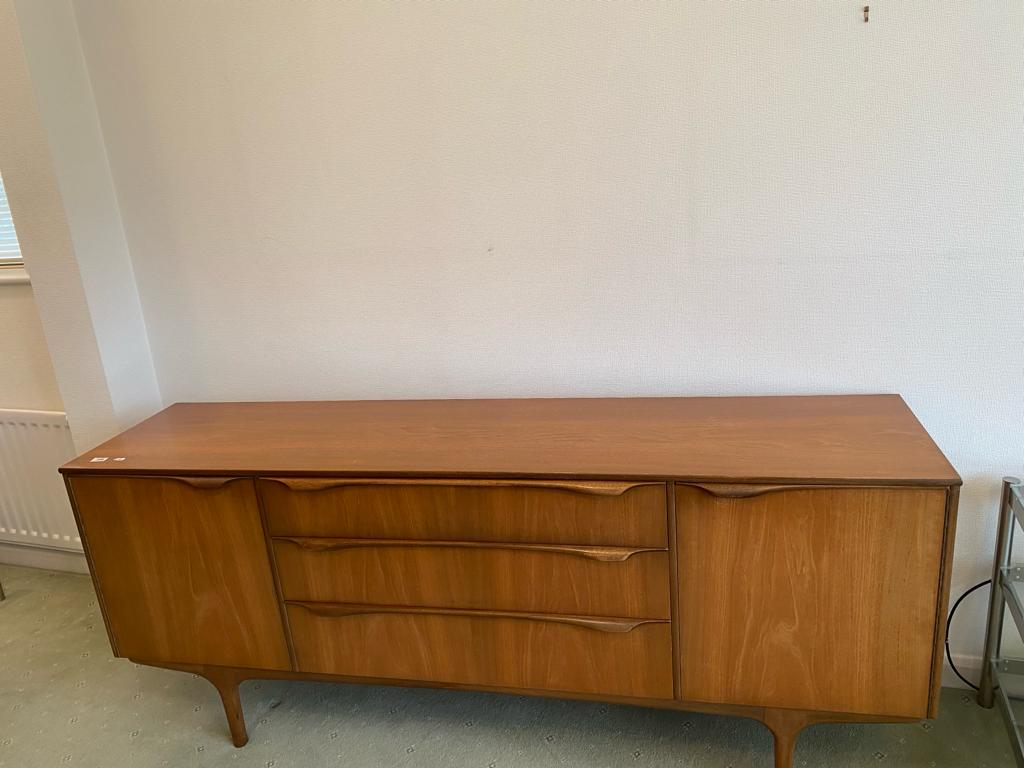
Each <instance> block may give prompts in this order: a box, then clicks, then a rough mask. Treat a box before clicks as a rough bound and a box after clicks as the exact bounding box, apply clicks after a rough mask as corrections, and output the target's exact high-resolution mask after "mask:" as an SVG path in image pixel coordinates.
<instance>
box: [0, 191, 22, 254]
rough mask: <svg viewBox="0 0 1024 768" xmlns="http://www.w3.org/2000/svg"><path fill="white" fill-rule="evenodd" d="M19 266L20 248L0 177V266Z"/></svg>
mask: <svg viewBox="0 0 1024 768" xmlns="http://www.w3.org/2000/svg"><path fill="white" fill-rule="evenodd" d="M20 266H21V248H20V247H18V236H17V235H16V234H14V221H13V220H12V219H11V208H10V206H9V205H7V193H6V192H4V180H3V178H2V177H0V268H3V267H20Z"/></svg>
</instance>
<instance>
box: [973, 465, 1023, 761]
mask: <svg viewBox="0 0 1024 768" xmlns="http://www.w3.org/2000/svg"><path fill="white" fill-rule="evenodd" d="M1017 526H1020V527H1021V529H1022V530H1024V485H1021V481H1020V480H1018V479H1017V478H1016V477H1004V478H1003V491H1002V495H1001V496H1000V500H999V528H998V530H997V533H996V552H995V558H994V560H993V563H992V592H991V595H990V598H989V606H988V622H987V625H986V627H985V655H984V657H983V663H982V667H981V683H980V685H979V687H978V703H979V704H980V705H981V706H983V707H986V708H991V707H992V706H993V705H994V704H996V703H997V701H998V704H999V709H1000V711H1001V712H1002V715H1003V721H1004V722H1005V723H1006V728H1007V730H1008V731H1009V734H1010V745H1011V747H1012V749H1013V756H1014V758H1015V759H1016V761H1017V766H1018V768H1024V730H1022V724H1021V723H1019V722H1018V721H1017V718H1016V715H1015V714H1014V711H1013V706H1012V705H1011V701H1012V700H1013V699H1014V698H1015V697H1014V696H1012V695H1011V693H1010V686H1009V685H1008V682H1009V678H1010V677H1011V676H1014V677H1024V660H1022V659H1012V658H1003V656H1002V640H1003V620H1004V617H1005V615H1006V609H1009V611H1010V616H1011V617H1012V618H1013V623H1014V624H1015V625H1016V628H1017V632H1018V634H1019V635H1020V636H1021V638H1022V639H1024V566H1015V565H1014V564H1013V563H1012V562H1011V558H1012V556H1013V535H1014V531H1015V529H1016V528H1017Z"/></svg>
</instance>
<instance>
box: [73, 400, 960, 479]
mask: <svg viewBox="0 0 1024 768" xmlns="http://www.w3.org/2000/svg"><path fill="white" fill-rule="evenodd" d="M103 457H106V458H107V460H106V461H103V462H93V461H92V459H94V458H103ZM115 458H123V461H117V462H115V461H114V460H113V459H115ZM63 471H75V472H97V473H106V472H112V473H119V474H124V473H143V474H145V473H158V474H179V475H181V474H223V475H235V474H245V475H253V474H258V475H273V474H284V475H287V474H293V473H294V474H309V475H317V474H321V475H324V474H326V475H353V476H373V475H380V476H397V477H401V476H409V477H412V476H447V477H491V478H497V477H588V478H656V479H694V480H716V479H723V480H731V481H737V480H743V481H747V482H756V481H765V482H786V481H796V482H813V483H824V482H836V481H843V482H851V483H873V482H887V483H898V484H919V485H921V484H934V485H948V484H950V483H959V478H958V477H957V474H956V472H955V471H954V470H953V468H952V467H951V466H950V464H949V462H948V461H946V459H945V457H944V456H943V455H942V453H941V452H940V451H939V450H938V448H936V446H935V444H934V443H933V442H932V440H931V439H930V438H929V437H928V435H927V433H926V432H925V431H924V430H923V429H922V428H921V425H920V424H919V423H918V421H917V419H916V418H915V417H914V415H913V414H912V413H911V412H910V409H909V408H907V406H906V404H905V403H904V402H903V400H902V399H901V398H900V397H899V396H898V395H843V396H809V397H695V398H628V399H627V398H603V399H602V398H595V399H522V400H418V401H417V400H406V401H403V400H398V401H336V402H283V403H179V404H177V405H173V406H171V407H170V408H167V409H166V410H164V411H162V412H161V413H159V414H157V415H156V416H154V417H152V418H150V419H148V420H147V421H144V422H142V423H141V424H139V425H138V426H136V427H133V428H132V429H129V430H128V431H127V432H125V433H123V434H121V435H119V436H117V437H115V438H114V439H113V440H110V441H108V442H106V443H104V444H103V445H101V446H99V447H98V448H96V449H95V450H92V451H89V452H88V453H86V454H85V455H84V456H82V457H80V458H78V459H75V460H74V461H72V462H69V463H68V464H66V465H65V466H64V468H63Z"/></svg>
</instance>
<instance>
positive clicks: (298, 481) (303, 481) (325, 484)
mask: <svg viewBox="0 0 1024 768" xmlns="http://www.w3.org/2000/svg"><path fill="white" fill-rule="evenodd" d="M260 480H262V481H265V482H270V483H279V484H281V485H283V486H285V487H286V488H289V489H291V490H293V491H326V490H328V489H330V488H342V487H346V486H359V485H364V486H365V485H411V486H420V487H423V486H446V487H458V488H548V489H551V490H556V491H571V492H573V493H585V494H589V495H591V496H621V495H622V494H624V493H625V492H626V491H631V490H633V489H634V488H640V487H642V486H647V485H665V484H664V483H658V482H650V483H628V482H618V481H614V480H431V479H423V480H400V479H389V478H361V479H351V478H344V477H335V478H312V477H261V478H260Z"/></svg>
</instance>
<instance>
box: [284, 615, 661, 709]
mask: <svg viewBox="0 0 1024 768" xmlns="http://www.w3.org/2000/svg"><path fill="white" fill-rule="evenodd" d="M288 618H289V621H290V623H291V628H292V636H293V639H294V644H295V653H296V659H297V662H298V669H299V671H300V672H310V673H320V674H335V675H346V676H351V677H370V678H387V679H395V680H416V681H426V682H435V683H440V684H444V683H452V684H462V685H473V686H477V687H480V686H485V687H487V686H493V687H496V688H514V689H522V690H543V691H563V692H574V693H586V694H604V695H609V696H633V697H641V698H659V699H669V698H671V697H672V640H671V633H670V631H669V624H668V623H667V622H660V621H659V622H642V621H638V620H633V621H624V620H611V619H609V620H601V619H581V618H578V617H555V616H535V615H531V614H501V613H496V612H494V613H486V612H474V611H456V610H451V611H431V610H423V609H421V610H419V611H417V610H416V609H404V610H403V609H388V608H386V607H384V608H382V607H378V606H345V605H330V604H309V603H304V604H297V603H290V604H289V605H288Z"/></svg>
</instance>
